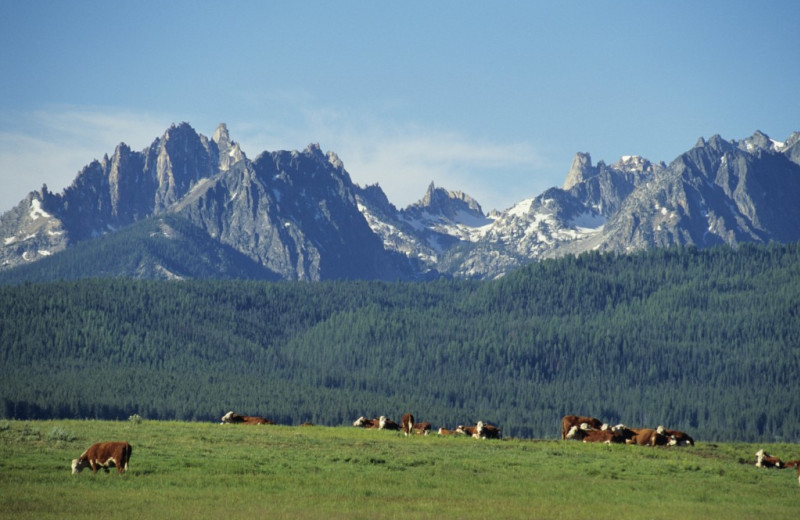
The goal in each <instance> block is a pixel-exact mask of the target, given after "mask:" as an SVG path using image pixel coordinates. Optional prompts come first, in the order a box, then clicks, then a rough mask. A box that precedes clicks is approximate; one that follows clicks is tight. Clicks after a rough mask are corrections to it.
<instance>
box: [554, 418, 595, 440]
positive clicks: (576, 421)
mask: <svg viewBox="0 0 800 520" xmlns="http://www.w3.org/2000/svg"><path fill="white" fill-rule="evenodd" d="M581 424H587V425H588V426H589V428H592V429H595V430H602V429H603V426H604V424H603V421H601V420H600V419H595V418H594V417H582V416H580V415H565V416H564V417H563V418H562V419H561V440H565V439H566V438H567V433H569V430H570V429H571V428H572V427H573V426H578V427H580V425H581Z"/></svg>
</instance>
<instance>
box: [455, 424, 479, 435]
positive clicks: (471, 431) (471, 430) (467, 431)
mask: <svg viewBox="0 0 800 520" xmlns="http://www.w3.org/2000/svg"><path fill="white" fill-rule="evenodd" d="M477 431H478V427H477V426H464V425H462V424H459V425H458V426H457V427H456V433H463V434H464V435H468V436H470V437H475V433H476V432H477Z"/></svg>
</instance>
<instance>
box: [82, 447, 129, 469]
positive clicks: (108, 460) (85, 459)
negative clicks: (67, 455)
mask: <svg viewBox="0 0 800 520" xmlns="http://www.w3.org/2000/svg"><path fill="white" fill-rule="evenodd" d="M131 453H133V448H131V445H130V444H128V443H127V442H97V443H95V444H92V445H91V446H89V448H88V449H87V450H86V451H84V452H83V454H82V455H81V456H80V457H78V458H77V459H73V460H72V474H73V475H74V474H76V473H80V472H81V471H83V470H84V468H89V467H91V468H92V473H94V474H97V470H98V469H100V468H103V470H105V472H106V473H108V468H109V467H111V466H116V468H117V472H118V473H119V474H120V475H121V474H122V473H123V472H125V471H126V470H127V469H128V462H130V460H131Z"/></svg>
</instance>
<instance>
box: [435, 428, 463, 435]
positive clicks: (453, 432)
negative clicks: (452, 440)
mask: <svg viewBox="0 0 800 520" xmlns="http://www.w3.org/2000/svg"><path fill="white" fill-rule="evenodd" d="M463 434H464V432H462V431H459V430H448V429H447V428H439V435H463Z"/></svg>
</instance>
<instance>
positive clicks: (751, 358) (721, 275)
mask: <svg viewBox="0 0 800 520" xmlns="http://www.w3.org/2000/svg"><path fill="white" fill-rule="evenodd" d="M0 399H2V408H0V413H1V414H2V415H3V416H4V417H6V418H21V419H22V418H31V419H33V418H85V417H86V418H105V419H126V418H128V417H129V416H131V415H132V414H139V415H141V416H142V417H144V418H147V419H180V420H197V421H216V420H219V418H220V417H221V416H222V415H223V414H224V413H225V412H227V411H229V410H235V411H237V412H239V413H242V414H248V415H262V416H265V417H268V418H270V419H272V420H274V421H276V422H278V423H284V424H299V423H301V422H306V421H310V422H313V423H316V424H326V425H342V424H350V423H352V421H353V420H355V419H356V418H358V417H359V416H361V415H364V416H367V417H375V416H378V415H387V416H389V417H391V418H394V419H395V420H397V419H398V418H399V417H400V415H401V414H402V413H404V412H407V411H411V412H413V413H414V414H415V416H416V417H417V419H418V420H425V421H430V422H431V423H433V424H434V426H437V427H438V426H445V427H448V428H453V427H455V426H456V425H458V424H468V423H470V424H471V423H473V422H474V421H477V420H483V421H488V422H490V423H493V424H497V425H499V426H500V427H501V428H502V429H503V434H504V435H505V436H515V437H535V438H554V437H557V436H558V435H559V434H560V418H561V417H562V416H563V415H565V414H580V415H593V416H595V417H598V418H600V419H601V420H604V421H606V422H609V423H619V422H623V423H625V424H627V425H630V426H637V427H642V426H649V427H655V426H657V425H659V424H663V425H665V426H667V427H670V428H675V429H681V430H684V431H687V432H690V433H691V434H692V435H693V436H694V438H695V439H696V440H698V441H715V440H716V441H732V440H741V441H765V442H773V441H790V442H796V441H798V440H800V247H798V245H797V244H789V245H779V244H771V245H768V246H754V245H745V246H740V247H739V248H737V249H731V248H728V247H719V248H714V249H709V250H702V251H701V250H697V249H694V248H673V249H660V250H652V251H649V252H644V253H637V254H633V255H616V254H600V253H590V254H583V255H580V256H578V257H566V258H562V259H558V260H546V261H542V262H539V263H535V264H532V265H529V266H527V267H525V268H523V269H521V270H519V271H517V272H514V273H512V274H509V275H507V276H505V277H504V278H501V279H499V280H496V281H488V282H474V281H465V280H449V279H442V280H438V281H433V282H425V283H421V282H420V283H385V282H368V281H337V282H318V283H297V282H294V283H290V282H266V281H241V280H239V281H237V280H233V281H231V280H226V281H222V280H193V281H172V282H165V281H137V280H131V279H119V278H114V279H90V280H81V281H60V282H51V283H22V284H18V285H4V286H0Z"/></svg>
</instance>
